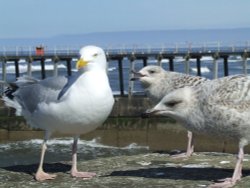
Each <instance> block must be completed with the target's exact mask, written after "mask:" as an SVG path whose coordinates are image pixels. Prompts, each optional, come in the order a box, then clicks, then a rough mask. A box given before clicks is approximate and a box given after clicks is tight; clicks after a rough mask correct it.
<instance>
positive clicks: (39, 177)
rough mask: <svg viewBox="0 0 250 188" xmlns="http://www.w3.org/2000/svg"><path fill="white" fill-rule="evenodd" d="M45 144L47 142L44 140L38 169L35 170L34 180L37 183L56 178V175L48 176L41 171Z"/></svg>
mask: <svg viewBox="0 0 250 188" xmlns="http://www.w3.org/2000/svg"><path fill="white" fill-rule="evenodd" d="M46 142H47V140H46V139H45V140H44V142H43V144H42V152H41V158H40V163H39V167H38V169H37V172H36V175H35V179H36V180H37V181H44V180H52V179H55V177H56V175H54V174H48V173H45V172H44V171H43V161H44V155H45V151H46V149H47V146H46Z"/></svg>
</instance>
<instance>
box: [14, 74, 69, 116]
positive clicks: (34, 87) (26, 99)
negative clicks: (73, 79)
mask: <svg viewBox="0 0 250 188" xmlns="http://www.w3.org/2000/svg"><path fill="white" fill-rule="evenodd" d="M67 81H68V78H67V77H64V76H59V77H51V78H47V79H45V80H41V81H37V82H33V83H30V84H28V83H27V84H26V85H23V86H20V87H19V88H18V89H17V90H16V92H15V93H14V94H13V95H14V97H15V99H16V100H17V101H18V103H19V104H20V105H21V106H22V108H23V109H25V110H28V111H29V112H34V111H35V109H36V108H37V105H38V104H39V103H41V102H45V103H50V102H57V97H58V94H59V93H60V91H61V90H62V89H63V87H64V86H65V84H66V83H67Z"/></svg>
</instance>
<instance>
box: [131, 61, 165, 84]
mask: <svg viewBox="0 0 250 188" xmlns="http://www.w3.org/2000/svg"><path fill="white" fill-rule="evenodd" d="M132 73H134V77H133V78H131V80H132V81H135V80H139V81H140V82H141V84H142V86H143V87H144V88H147V87H150V86H151V85H152V84H153V83H156V82H157V80H160V79H162V78H163V77H164V75H165V73H166V72H165V70H164V69H163V68H161V67H160V66H156V65H148V66H146V67H144V68H142V69H141V70H140V71H138V72H135V71H132Z"/></svg>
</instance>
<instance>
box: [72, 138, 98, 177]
mask: <svg viewBox="0 0 250 188" xmlns="http://www.w3.org/2000/svg"><path fill="white" fill-rule="evenodd" d="M77 142H78V137H77V138H74V143H73V147H72V167H71V172H70V173H71V176H72V177H78V178H84V179H90V178H92V177H94V176H96V173H92V172H79V171H78V170H77Z"/></svg>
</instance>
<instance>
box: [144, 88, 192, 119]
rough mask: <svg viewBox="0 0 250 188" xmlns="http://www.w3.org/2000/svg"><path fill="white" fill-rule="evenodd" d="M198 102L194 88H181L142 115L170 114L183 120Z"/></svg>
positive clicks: (169, 115)
mask: <svg viewBox="0 0 250 188" xmlns="http://www.w3.org/2000/svg"><path fill="white" fill-rule="evenodd" d="M196 102H197V101H196V97H195V92H194V90H193V89H192V88H190V87H185V88H180V89H177V90H174V91H173V92H171V93H169V94H167V95H166V96H165V97H163V98H162V100H161V101H160V102H159V103H158V104H157V105H156V106H155V107H153V108H152V109H148V110H147V111H146V112H145V113H143V114H142V117H151V116H168V117H172V118H174V119H176V120H180V121H183V120H185V118H187V117H189V115H190V113H191V112H192V110H193V107H194V105H196V104H197V103H196Z"/></svg>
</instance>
